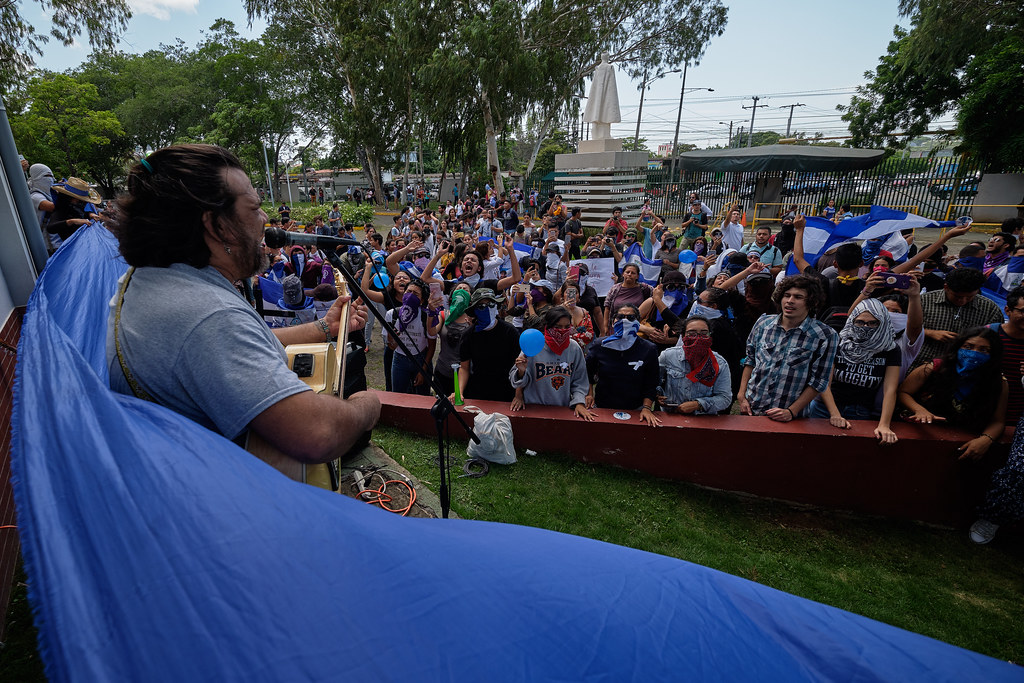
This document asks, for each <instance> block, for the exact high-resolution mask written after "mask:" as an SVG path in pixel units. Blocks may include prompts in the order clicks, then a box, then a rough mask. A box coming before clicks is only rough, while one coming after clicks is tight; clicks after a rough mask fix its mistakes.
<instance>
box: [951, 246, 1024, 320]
mask: <svg viewBox="0 0 1024 683" xmlns="http://www.w3.org/2000/svg"><path fill="white" fill-rule="evenodd" d="M960 260H961V262H962V261H964V260H966V259H960ZM978 260H979V261H980V260H983V259H980V258H979V259H978ZM978 270H981V266H978ZM1022 283H1024V256H1014V257H1012V258H1011V259H1010V260H1009V261H1007V262H1006V265H1002V266H999V267H998V268H996V269H995V272H993V273H992V274H991V275H989V277H988V280H987V281H986V282H985V285H984V286H983V287H982V288H981V295H982V296H984V297H985V298H986V299H990V300H992V301H993V302H995V303H996V304H997V305H998V306H999V308H1000V309H1003V308H1006V295H1007V294H1009V293H1010V292H1011V291H1013V289H1014V288H1016V287H1020V285H1021V284H1022ZM1004 317H1005V314H1004Z"/></svg>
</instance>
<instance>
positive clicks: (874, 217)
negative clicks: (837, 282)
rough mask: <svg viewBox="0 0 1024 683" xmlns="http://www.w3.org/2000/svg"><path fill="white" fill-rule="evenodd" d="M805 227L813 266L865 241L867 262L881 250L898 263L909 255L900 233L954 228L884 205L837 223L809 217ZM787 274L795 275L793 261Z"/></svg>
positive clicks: (808, 256) (807, 254)
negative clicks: (846, 244) (833, 250)
mask: <svg viewBox="0 0 1024 683" xmlns="http://www.w3.org/2000/svg"><path fill="white" fill-rule="evenodd" d="M806 220H807V227H806V228H804V241H803V246H804V258H806V259H807V262H808V263H810V264H811V265H812V266H813V265H814V264H816V263H817V262H818V259H819V258H820V257H821V255H822V254H824V253H825V252H826V251H828V250H829V249H831V248H832V247H834V246H836V245H837V244H842V243H843V242H864V247H863V249H864V260H865V262H866V261H868V260H870V259H871V258H874V257H875V256H877V255H878V253H879V252H880V251H883V250H884V251H888V252H889V253H891V254H892V255H893V258H894V259H895V260H896V261H904V260H906V256H907V250H908V246H907V242H906V240H905V239H903V236H902V235H900V231H901V230H909V229H912V228H951V227H953V226H954V225H956V223H955V222H954V221H933V220H931V219H928V218H925V217H924V216H917V215H915V214H912V213H907V212H906V211H896V210H895V209H889V208H886V207H884V206H872V207H871V209H870V210H869V211H868V212H867V213H866V214H864V215H862V216H855V217H854V218H847V219H846V220H843V221H840V222H839V223H838V224H836V223H833V222H832V221H830V220H828V219H826V218H819V217H817V216H807V217H806ZM787 273H788V274H790V275H793V274H795V273H796V266H794V265H793V262H792V261H790V264H789V268H788V269H787Z"/></svg>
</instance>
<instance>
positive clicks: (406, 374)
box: [384, 278, 436, 396]
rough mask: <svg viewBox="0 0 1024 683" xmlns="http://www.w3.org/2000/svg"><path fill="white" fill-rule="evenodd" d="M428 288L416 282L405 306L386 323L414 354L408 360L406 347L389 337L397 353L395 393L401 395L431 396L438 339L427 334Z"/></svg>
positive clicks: (393, 371)
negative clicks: (434, 357) (404, 348)
mask: <svg viewBox="0 0 1024 683" xmlns="http://www.w3.org/2000/svg"><path fill="white" fill-rule="evenodd" d="M429 291H430V290H428V289H427V285H426V284H425V283H424V282H423V280H420V279H418V278H417V279H414V280H412V281H411V282H410V283H409V284H408V285H407V286H406V288H405V293H404V294H403V295H402V305H401V306H399V307H398V308H397V309H392V310H390V311H388V312H387V313H386V314H385V316H384V319H385V320H387V321H388V322H389V323H391V324H392V325H393V326H394V328H395V331H396V332H398V334H399V336H400V337H401V339H402V341H403V342H404V343H405V345H406V346H407V347H409V350H410V351H411V352H412V353H413V354H414V355H413V356H411V357H410V356H407V355H406V354H405V351H403V350H402V347H400V346H398V343H397V342H396V341H395V340H394V339H393V338H391V337H390V335H389V336H388V347H389V348H390V349H392V350H393V351H394V356H393V358H392V361H391V391H395V392H398V393H400V394H419V395H421V396H428V395H430V374H431V367H430V361H431V359H432V358H433V356H434V345H435V339H436V337H435V336H431V335H430V333H429V332H428V330H427V324H426V323H427V310H426V309H427V293H428V292H429Z"/></svg>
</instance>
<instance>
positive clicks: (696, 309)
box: [690, 301, 722, 320]
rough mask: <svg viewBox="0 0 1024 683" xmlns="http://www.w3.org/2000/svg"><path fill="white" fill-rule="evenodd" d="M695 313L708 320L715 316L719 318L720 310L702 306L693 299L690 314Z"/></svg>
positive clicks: (720, 315) (693, 314)
mask: <svg viewBox="0 0 1024 683" xmlns="http://www.w3.org/2000/svg"><path fill="white" fill-rule="evenodd" d="M695 315H699V316H700V317H702V318H707V319H708V320H714V319H715V318H721V317H722V312H721V311H720V310H718V309H717V308H710V307H708V306H703V305H701V303H700V302H699V301H694V302H693V306H691V307H690V316H691V317H692V316H695Z"/></svg>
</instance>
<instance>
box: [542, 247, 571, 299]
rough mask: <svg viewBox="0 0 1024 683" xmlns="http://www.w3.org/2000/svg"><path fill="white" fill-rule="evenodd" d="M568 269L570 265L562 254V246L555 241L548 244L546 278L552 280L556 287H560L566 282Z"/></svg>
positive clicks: (545, 248) (546, 248) (544, 274)
mask: <svg viewBox="0 0 1024 683" xmlns="http://www.w3.org/2000/svg"><path fill="white" fill-rule="evenodd" d="M568 271H569V267H568V266H567V265H566V264H565V259H564V258H563V256H562V248H561V247H559V246H558V245H557V244H555V243H554V242H551V243H549V244H547V246H545V247H544V273H543V277H544V279H545V280H549V281H551V284H553V285H554V286H555V289H558V288H560V287H561V286H562V284H563V283H564V282H565V279H566V277H567V275H568Z"/></svg>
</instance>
